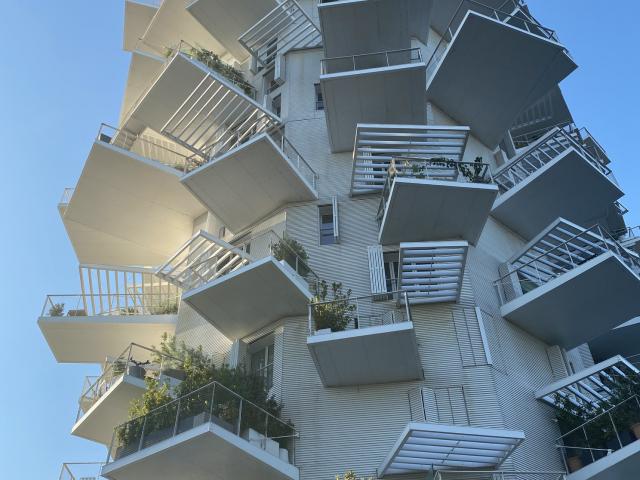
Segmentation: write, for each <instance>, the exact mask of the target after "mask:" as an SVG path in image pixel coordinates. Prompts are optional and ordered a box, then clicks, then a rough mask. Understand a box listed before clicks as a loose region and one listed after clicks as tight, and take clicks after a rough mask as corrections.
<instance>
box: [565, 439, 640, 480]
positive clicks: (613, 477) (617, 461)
mask: <svg viewBox="0 0 640 480" xmlns="http://www.w3.org/2000/svg"><path fill="white" fill-rule="evenodd" d="M638 470H640V441H635V442H633V443H631V444H629V445H627V446H626V447H623V448H621V449H620V450H616V451H615V452H613V453H611V454H610V455H607V456H606V457H604V458H601V459H600V460H597V461H596V462H594V463H592V464H590V465H587V466H586V467H583V468H581V469H580V470H578V471H577V472H575V473H571V474H569V475H567V480H623V479H624V480H626V479H629V480H630V479H632V478H637V476H638Z"/></svg>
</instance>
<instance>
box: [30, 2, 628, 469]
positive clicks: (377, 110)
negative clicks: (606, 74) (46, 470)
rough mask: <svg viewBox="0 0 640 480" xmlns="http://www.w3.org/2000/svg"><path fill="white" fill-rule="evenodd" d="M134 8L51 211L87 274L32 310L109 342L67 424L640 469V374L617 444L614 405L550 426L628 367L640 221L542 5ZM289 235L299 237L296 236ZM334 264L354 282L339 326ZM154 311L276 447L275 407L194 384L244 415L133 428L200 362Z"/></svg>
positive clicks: (375, 462) (271, 450)
mask: <svg viewBox="0 0 640 480" xmlns="http://www.w3.org/2000/svg"><path fill="white" fill-rule="evenodd" d="M124 8H125V22H124V42H123V48H124V50H126V51H127V52H130V55H131V63H130V68H129V73H128V77H127V79H126V90H125V94H124V98H123V101H122V107H121V115H120V119H119V123H118V125H116V126H108V125H102V126H100V127H99V129H98V133H97V135H96V138H95V142H94V144H93V146H92V148H91V150H90V151H89V152H88V156H87V160H86V163H85V166H84V168H83V170H82V173H81V175H80V178H79V180H78V183H77V185H75V187H73V188H70V189H66V190H65V192H64V195H63V197H62V199H61V201H60V203H59V205H58V209H59V212H60V216H61V218H62V221H63V222H64V225H65V228H66V231H67V234H68V236H69V240H70V241H71V244H72V245H73V248H74V250H75V252H76V255H77V257H78V262H79V285H78V292H79V293H77V292H76V294H74V295H68V296H50V297H48V298H47V299H46V303H45V306H44V308H43V310H42V314H41V316H40V318H39V319H38V324H39V326H40V328H41V330H42V333H43V335H44V337H45V338H46V340H47V342H48V344H49V346H50V348H51V351H52V353H53V355H54V356H55V358H56V360H57V361H58V362H70V363H89V364H100V365H102V368H103V373H102V375H101V376H100V377H98V378H88V379H87V380H86V382H85V386H84V387H83V389H82V396H81V398H80V400H79V409H78V416H77V420H76V422H75V424H74V425H73V426H70V427H71V428H72V430H71V433H72V434H73V435H77V436H80V437H82V438H86V439H88V440H91V441H94V442H98V443H100V444H103V445H104V446H105V456H106V457H107V459H106V463H105V464H104V465H101V464H95V465H94V464H91V465H89V467H90V469H91V468H93V469H94V473H93V474H92V475H96V476H97V475H99V472H98V471H99V470H100V471H101V475H102V476H103V477H104V478H107V479H111V480H172V479H191V480H204V479H216V480H232V479H233V480H238V479H243V480H244V479H278V480H285V479H286V480H298V479H300V480H324V479H331V478H335V475H336V474H341V475H342V474H344V472H345V471H347V470H353V471H355V472H357V474H358V475H359V476H364V477H372V478H391V479H394V478H399V479H407V480H413V479H425V478H429V479H431V478H436V479H441V480H446V479H478V480H479V479H494V478H495V479H498V478H500V479H503V478H504V479H516V478H518V479H527V480H553V479H560V478H566V479H567V480H612V479H632V478H636V472H637V471H638V469H639V468H640V442H639V441H637V438H638V437H635V436H634V435H635V432H636V429H635V427H636V424H637V427H638V428H637V432H638V435H640V401H638V397H631V398H630V399H629V400H628V401H629V402H637V408H636V407H634V409H635V410H637V412H638V413H637V418H636V419H635V420H633V419H632V420H629V418H626V417H625V418H624V419H622V418H619V417H620V416H616V413H617V411H613V412H609V413H607V415H608V417H607V418H609V417H610V418H611V426H613V430H612V431H615V436H613V439H614V441H613V442H609V443H608V444H607V447H606V448H604V449H603V448H596V447H595V446H594V445H595V436H596V433H594V430H598V429H600V430H602V429H603V428H605V427H602V425H601V424H600V423H598V424H594V423H593V422H591V423H587V424H585V425H584V426H582V427H581V428H582V430H581V431H582V432H583V433H582V434H581V435H583V438H582V439H581V440H580V441H579V442H577V443H576V440H575V438H574V437H575V435H574V437H570V436H569V437H568V436H567V435H566V434H565V435H563V433H566V432H561V430H560V428H559V425H558V421H557V420H556V415H557V414H558V409H559V408H560V407H561V403H563V402H564V403H566V402H569V404H573V405H576V406H577V407H580V406H584V405H587V406H597V405H598V404H599V403H598V402H604V401H605V400H606V399H608V398H610V397H611V387H610V386H609V384H608V383H607V382H609V381H611V380H612V379H630V380H631V381H632V382H633V379H634V378H635V377H636V375H637V374H638V370H637V369H636V367H635V366H634V361H635V359H634V358H633V356H634V355H635V354H637V353H640V352H639V351H638V350H637V347H638V345H640V343H639V340H640V331H638V328H637V320H636V321H634V319H635V318H636V317H640V303H639V302H638V298H640V256H639V253H640V250H639V249H638V245H640V243H639V242H638V238H640V237H639V236H638V235H637V234H638V230H637V229H634V228H627V227H626V225H625V223H624V218H623V215H624V213H625V212H626V209H625V208H624V207H623V206H622V204H621V203H620V202H619V201H620V199H621V197H622V196H623V195H624V192H623V191H622V189H621V187H620V186H619V184H618V182H617V181H616V179H615V177H614V175H613V173H612V165H613V162H614V160H615V159H613V158H609V156H608V155H607V153H606V151H605V149H604V148H603V147H602V146H601V145H600V144H599V143H598V141H597V140H596V138H595V137H594V136H593V135H591V133H590V132H589V131H588V130H586V129H584V128H578V127H576V126H575V124H574V121H573V118H572V116H571V112H570V106H568V105H567V103H566V102H565V100H564V98H563V95H562V91H561V88H560V84H561V82H562V80H563V79H564V78H566V77H567V76H568V75H570V74H572V72H573V71H574V70H575V69H576V68H577V65H576V63H575V61H574V60H573V58H572V56H571V53H570V46H569V45H565V44H563V43H562V42H561V41H560V39H559V37H558V35H556V33H555V32H554V31H553V30H552V29H551V28H549V27H548V26H546V25H542V24H541V23H540V22H538V21H537V20H536V18H535V16H534V14H533V13H532V12H531V11H530V10H529V8H528V7H527V5H526V4H525V3H524V2H522V1H521V0H479V1H475V0H462V1H458V0H337V1H318V0H252V1H247V0H190V1H185V0H125V2H124ZM115 27H116V26H114V28H115ZM231 67H233V68H231ZM291 240H295V241H296V242H297V244H298V245H299V246H302V247H303V250H304V252H306V255H303V254H302V253H301V251H300V250H299V249H298V250H296V249H293V250H292V249H290V250H289V251H288V252H287V253H285V254H284V255H283V254H282V246H283V245H285V246H286V245H290V241H291ZM288 242H289V243H288ZM323 281H324V282H327V284H328V285H329V286H331V284H332V283H333V282H338V283H341V284H342V285H343V287H344V290H345V291H346V290H347V289H349V290H350V291H351V294H350V296H349V297H348V298H347V299H346V300H342V303H340V302H338V304H339V305H338V307H341V308H344V311H346V312H347V316H346V317H345V319H346V320H348V321H346V325H342V326H341V327H339V328H333V330H332V329H331V328H327V327H326V325H324V324H323V323H322V319H321V318H319V315H320V313H319V312H321V311H322V310H321V307H322V306H327V305H329V306H331V302H332V300H333V299H332V298H331V296H330V295H329V296H328V297H327V298H321V299H318V298H317V297H316V294H317V292H318V288H319V286H320V285H321V284H322V282H323ZM329 288H330V287H329ZM52 289H55V286H52ZM334 306H335V303H334ZM164 333H168V334H170V335H175V336H176V338H177V339H178V340H180V341H184V342H186V343H187V344H188V345H191V346H194V347H196V346H199V345H201V346H202V347H203V348H204V350H205V352H206V353H207V354H209V355H211V356H212V358H213V359H214V361H215V362H216V364H218V365H221V364H223V363H224V364H228V365H230V366H232V367H237V366H245V367H246V368H248V369H249V370H251V371H254V372H257V373H260V374H261V375H264V376H265V378H266V379H267V382H268V385H269V386H270V388H271V394H272V395H273V397H274V398H275V399H276V400H277V401H279V402H281V403H282V404H283V405H284V409H283V413H282V420H284V421H290V422H292V424H293V425H294V427H289V428H290V429H291V430H290V432H289V434H287V439H288V440H287V443H286V448H284V446H283V443H282V442H278V441H277V440H279V439H280V438H275V437H273V435H270V434H269V431H270V430H269V427H268V425H269V421H271V422H281V420H278V419H275V418H273V419H271V420H270V419H269V418H267V417H266V416H265V422H266V425H267V426H265V428H264V430H262V431H261V432H260V431H256V429H255V428H251V429H243V428H242V427H241V425H242V424H241V420H239V419H238V424H237V425H235V424H233V423H230V422H228V421H226V420H224V419H223V416H222V415H219V414H217V413H216V411H215V408H213V407H212V408H211V410H210V411H204V410H203V411H202V412H201V413H199V414H198V415H194V416H190V417H188V418H182V417H180V414H179V408H180V405H185V404H192V403H193V402H197V401H199V400H198V399H199V398H200V396H202V395H208V396H209V397H210V398H211V399H213V400H212V405H214V406H215V405H218V404H217V403H216V399H217V398H219V396H220V395H227V396H228V398H231V399H233V401H237V402H238V405H239V407H238V412H245V414H246V413H247V409H248V408H250V406H249V407H248V405H250V402H247V401H246V400H244V399H243V398H242V397H240V396H239V395H237V394H236V393H235V392H232V391H226V389H225V387H223V386H221V385H215V384H214V385H210V386H207V387H206V388H205V389H204V390H201V391H197V392H194V393H192V394H189V395H190V396H187V397H188V398H187V397H185V398H180V399H176V402H177V404H176V405H177V406H176V409H177V411H176V413H174V415H175V418H176V420H175V424H174V425H173V427H172V428H171V429H169V430H166V431H165V430H162V431H153V432H151V431H150V430H147V432H146V433H145V430H144V429H145V428H149V426H150V425H152V424H153V419H152V418H151V417H149V418H142V419H136V421H137V422H139V423H136V424H135V425H134V424H131V423H125V422H127V420H128V416H127V412H128V406H129V403H130V402H131V401H132V400H134V399H136V398H140V396H141V395H142V393H143V392H144V389H145V388H146V387H145V382H144V378H145V375H149V374H151V373H150V372H156V373H158V374H159V375H161V376H163V378H164V379H165V381H167V382H169V384H174V383H175V382H179V381H180V380H181V379H180V378H179V375H177V374H176V373H175V372H174V373H173V375H174V376H172V370H171V369H170V368H168V367H167V365H169V363H170V361H171V359H169V358H165V357H162V356H158V355H157V352H153V351H152V350H151V349H150V347H151V345H157V344H158V342H159V341H160V339H161V337H162V335H163V334H164ZM134 356H135V358H136V360H138V361H140V360H145V361H146V362H147V363H144V368H143V369H140V368H138V369H136V368H131V367H130V365H131V360H132V358H133V357H134ZM158 358H159V359H160V360H158ZM117 365H126V366H129V367H128V368H125V369H124V370H122V369H120V370H119V369H117V368H116V366H117ZM137 365H138V363H136V365H135V366H137ZM638 382H640V380H638ZM78 383H79V385H80V383H81V382H80V379H79V381H78ZM209 397H207V398H209ZM189 402H191V403H189ZM243 405H244V407H243ZM70 408H71V407H70ZM243 408H244V409H243ZM251 408H252V407H251ZM255 408H257V407H255ZM634 409H632V410H634ZM627 410H628V409H627ZM627 410H625V411H627ZM635 410H634V411H635ZM256 411H257V410H256ZM254 413H255V412H254ZM257 414H260V412H258V413H257ZM252 415H253V414H252ZM601 420H602V418H598V419H596V421H598V422H599V421H601ZM604 420H606V418H605V419H604ZM625 422H626V423H625ZM283 425H284V426H285V427H286V425H285V424H284V423H283ZM594 425H595V427H594ZM138 426H139V427H140V428H141V431H140V432H138V435H139V441H136V442H134V443H133V444H129V445H128V446H125V447H123V446H119V447H118V446H116V445H114V438H116V437H117V435H116V434H114V429H115V430H116V433H117V432H118V429H123V428H126V429H134V427H136V428H137V427H138ZM282 428H284V427H282ZM606 428H609V427H606ZM606 428H605V430H606ZM74 468H78V469H79V470H82V471H83V473H74ZM86 469H87V465H86V464H80V465H78V464H75V465H74V464H64V466H63V470H62V474H61V478H69V479H72V478H78V479H79V478H87V477H89V476H90V474H87V473H84V472H85V470H86ZM496 472H497V473H496Z"/></svg>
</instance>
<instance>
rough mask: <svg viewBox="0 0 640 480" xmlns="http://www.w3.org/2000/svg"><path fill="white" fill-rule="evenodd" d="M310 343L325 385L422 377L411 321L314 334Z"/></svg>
mask: <svg viewBox="0 0 640 480" xmlns="http://www.w3.org/2000/svg"><path fill="white" fill-rule="evenodd" d="M307 347H308V348H309V352H310V353H311V357H312V358H313V362H314V363H315V365H316V369H317V370H318V374H319V375H320V379H321V380H322V384H323V385H324V386H326V387H340V386H346V385H366V384H373V383H388V382H403V381H410V380H420V379H422V378H423V375H422V365H421V363H420V355H419V353H418V343H417V340H416V335H415V331H414V329H413V323H412V322H401V323H395V324H391V325H379V326H375V327H368V328H361V329H353V330H345V331H342V332H334V333H328V334H315V335H312V336H310V337H308V338H307Z"/></svg>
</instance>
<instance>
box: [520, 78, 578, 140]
mask: <svg viewBox="0 0 640 480" xmlns="http://www.w3.org/2000/svg"><path fill="white" fill-rule="evenodd" d="M570 123H573V117H572V116H571V112H570V111H569V107H568V106H567V102H566V101H565V99H564V96H563V95H562V90H560V87H559V86H555V87H554V88H553V89H551V91H550V92H549V93H547V94H546V95H544V96H543V97H542V98H540V99H538V100H536V101H535V102H534V103H533V104H531V105H529V106H528V107H527V108H526V109H525V110H524V111H523V112H521V113H520V114H519V115H518V117H517V119H516V121H515V123H514V125H512V127H511V130H510V131H511V136H512V137H516V136H518V135H526V134H528V133H532V132H538V131H540V130H542V129H551V128H553V127H555V126H556V125H568V124H570Z"/></svg>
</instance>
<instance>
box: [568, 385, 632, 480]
mask: <svg viewBox="0 0 640 480" xmlns="http://www.w3.org/2000/svg"><path fill="white" fill-rule="evenodd" d="M639 440H640V399H639V398H638V397H637V396H631V397H629V398H627V399H626V400H624V401H621V402H619V403H617V404H616V405H614V406H611V407H606V410H605V411H604V412H603V413H601V414H600V415H598V416H596V417H593V418H591V419H590V420H588V421H587V422H585V423H584V424H583V425H581V426H579V427H577V428H575V429H574V430H571V431H569V432H566V433H565V434H564V435H562V436H561V437H560V438H559V439H558V440H557V441H556V444H557V446H558V448H559V450H560V452H561V454H562V458H563V460H564V462H565V466H566V469H567V472H568V473H569V475H567V480H614V479H627V478H628V479H631V478H636V477H637V475H638V469H639V468H640V441H639Z"/></svg>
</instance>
